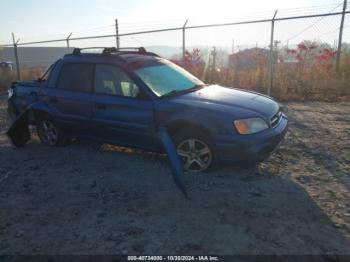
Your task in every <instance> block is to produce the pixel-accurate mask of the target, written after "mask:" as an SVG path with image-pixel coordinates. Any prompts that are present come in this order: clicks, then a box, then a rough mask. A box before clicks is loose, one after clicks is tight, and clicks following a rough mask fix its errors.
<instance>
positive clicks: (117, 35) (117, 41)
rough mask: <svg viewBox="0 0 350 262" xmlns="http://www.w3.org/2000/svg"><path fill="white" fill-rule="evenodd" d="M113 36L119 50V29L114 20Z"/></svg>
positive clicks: (116, 20) (116, 21)
mask: <svg viewBox="0 0 350 262" xmlns="http://www.w3.org/2000/svg"><path fill="white" fill-rule="evenodd" d="M115 36H116V43H117V49H119V47H120V46H119V27H118V19H115Z"/></svg>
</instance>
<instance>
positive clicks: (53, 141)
mask: <svg viewBox="0 0 350 262" xmlns="http://www.w3.org/2000/svg"><path fill="white" fill-rule="evenodd" d="M37 132H38V136H39V139H40V141H41V143H43V144H44V145H47V146H58V145H59V144H60V143H61V142H62V140H61V137H60V133H59V129H58V128H57V125H56V124H55V123H54V122H53V121H51V120H48V119H42V120H40V121H39V123H38V124H37Z"/></svg>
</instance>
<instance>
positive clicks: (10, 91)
mask: <svg viewBox="0 0 350 262" xmlns="http://www.w3.org/2000/svg"><path fill="white" fill-rule="evenodd" d="M7 94H8V97H9V98H11V97H12V96H13V89H12V88H10V89H8V90H7Z"/></svg>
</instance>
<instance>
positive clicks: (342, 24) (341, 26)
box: [335, 0, 347, 73]
mask: <svg viewBox="0 0 350 262" xmlns="http://www.w3.org/2000/svg"><path fill="white" fill-rule="evenodd" d="M346 2H347V0H344V3H343V13H342V16H341V21H340V28H339V38H338V50H337V60H336V62H335V70H336V71H337V73H339V64H340V53H341V44H342V42H343V29H344V20H345V11H346Z"/></svg>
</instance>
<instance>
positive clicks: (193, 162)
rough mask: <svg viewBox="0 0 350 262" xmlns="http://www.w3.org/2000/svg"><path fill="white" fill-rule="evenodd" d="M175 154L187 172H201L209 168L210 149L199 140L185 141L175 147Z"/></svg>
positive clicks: (210, 160)
mask: <svg viewBox="0 0 350 262" xmlns="http://www.w3.org/2000/svg"><path fill="white" fill-rule="evenodd" d="M177 154H178V155H179V156H180V158H181V160H182V163H183V168H184V170H185V171H189V172H201V171H204V170H206V169H208V167H209V166H210V164H211V162H212V152H211V150H210V147H209V146H208V145H207V144H206V143H205V142H203V141H201V140H199V139H194V138H190V139H186V140H184V141H182V142H181V143H180V144H179V145H178V146H177Z"/></svg>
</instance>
